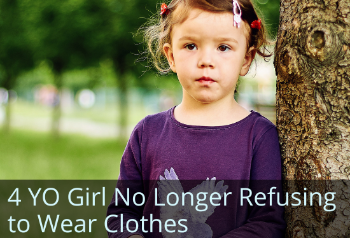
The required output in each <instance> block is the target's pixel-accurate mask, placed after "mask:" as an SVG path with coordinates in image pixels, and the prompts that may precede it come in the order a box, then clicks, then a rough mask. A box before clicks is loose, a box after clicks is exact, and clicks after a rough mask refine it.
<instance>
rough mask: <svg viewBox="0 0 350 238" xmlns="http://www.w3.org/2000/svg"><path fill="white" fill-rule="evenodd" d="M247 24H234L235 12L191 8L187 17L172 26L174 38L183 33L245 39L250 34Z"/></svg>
mask: <svg viewBox="0 0 350 238" xmlns="http://www.w3.org/2000/svg"><path fill="white" fill-rule="evenodd" d="M245 25H246V24H245V23H243V24H241V27H240V28H237V27H236V26H233V14H232V13H230V12H221V13H213V12H208V11H204V10H201V9H191V11H189V13H188V16H187V18H186V19H185V20H184V21H183V22H181V23H177V24H175V25H174V26H173V28H172V32H171V35H172V38H173V37H180V35H183V34H190V35H196V34H197V35H198V34H199V35H202V36H206V35H207V36H213V35H220V36H231V37H235V38H241V36H243V37H244V38H245V39H246V38H247V36H248V32H247V29H246V26H245Z"/></svg>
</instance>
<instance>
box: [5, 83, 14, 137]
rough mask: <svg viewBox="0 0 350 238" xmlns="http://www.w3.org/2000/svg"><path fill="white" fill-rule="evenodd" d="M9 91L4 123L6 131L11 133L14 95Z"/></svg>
mask: <svg viewBox="0 0 350 238" xmlns="http://www.w3.org/2000/svg"><path fill="white" fill-rule="evenodd" d="M7 92H8V99H7V103H6V105H5V118H4V124H3V130H4V132H5V133H9V132H10V129H11V106H12V101H13V100H12V98H13V97H12V95H11V91H9V90H8V91H7Z"/></svg>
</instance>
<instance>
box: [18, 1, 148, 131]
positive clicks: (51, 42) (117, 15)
mask: <svg viewBox="0 0 350 238" xmlns="http://www.w3.org/2000/svg"><path fill="white" fill-rule="evenodd" d="M146 2H147V1H141V0H129V1H123V2H121V1H117V0H81V1H78V0H62V1H59V2H57V1H53V0H35V1H34V0H21V3H22V4H21V7H22V8H23V10H25V12H26V16H25V17H26V20H27V21H26V23H25V28H26V30H27V32H28V34H30V36H31V40H32V42H33V45H34V49H35V52H36V53H35V57H36V59H37V60H47V61H49V62H50V64H51V66H52V70H53V72H54V74H55V77H54V78H55V80H54V84H55V86H56V88H57V89H58V91H59V92H61V90H62V86H63V85H64V82H63V77H62V74H63V72H65V71H68V70H71V69H79V68H80V69H81V68H87V67H96V66H97V65H98V64H99V62H101V61H104V60H108V59H110V60H112V62H113V67H114V69H115V75H116V82H117V86H118V88H119V90H118V95H119V108H120V111H119V115H120V118H119V125H120V128H121V134H120V135H121V136H122V137H124V136H125V135H126V132H125V129H126V122H127V106H128V104H127V92H128V87H129V86H130V84H129V82H128V78H129V77H128V76H127V75H128V74H130V73H133V74H135V75H141V74H142V71H143V70H144V69H143V67H142V66H141V65H138V66H135V64H134V62H135V61H136V59H137V58H138V57H139V56H138V55H137V53H138V52H139V51H141V50H142V48H141V47H142V46H141V45H140V44H137V41H136V40H135V39H134V38H133V34H132V33H133V32H136V31H137V29H138V28H139V27H140V26H141V25H142V23H144V22H145V20H143V19H141V18H139V17H137V16H146V15H147V10H146V5H147V4H146ZM150 2H152V5H154V1H153V0H152V1H150ZM93 73H95V72H93ZM96 78H97V77H95V79H96ZM92 83H94V82H93V81H92ZM90 86H91V85H90ZM60 114H61V110H60V101H59V100H57V103H56V104H55V106H54V110H53V121H52V131H53V134H54V135H58V131H59V118H60Z"/></svg>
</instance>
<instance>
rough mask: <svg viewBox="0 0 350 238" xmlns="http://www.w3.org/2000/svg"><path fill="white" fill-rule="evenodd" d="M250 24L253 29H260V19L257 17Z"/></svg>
mask: <svg viewBox="0 0 350 238" xmlns="http://www.w3.org/2000/svg"><path fill="white" fill-rule="evenodd" d="M250 26H251V27H252V28H254V29H258V30H260V29H261V19H258V20H255V21H253V22H252V23H251V24H250Z"/></svg>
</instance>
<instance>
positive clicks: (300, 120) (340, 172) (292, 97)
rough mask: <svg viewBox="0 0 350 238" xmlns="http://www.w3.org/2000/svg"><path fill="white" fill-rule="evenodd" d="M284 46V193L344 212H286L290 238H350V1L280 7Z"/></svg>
mask: <svg viewBox="0 0 350 238" xmlns="http://www.w3.org/2000/svg"><path fill="white" fill-rule="evenodd" d="M277 39H278V40H277V44H276V55H275V61H274V64H275V68H276V73H277V128H278V132H279V137H280V144H281V152H282V159H283V176H284V178H285V179H286V181H285V184H284V185H285V187H284V189H285V191H286V192H289V194H290V193H292V192H295V191H299V192H300V193H301V194H304V192H305V191H306V192H310V191H312V192H320V193H322V194H325V193H326V192H336V195H335V203H336V205H337V208H336V210H335V211H332V212H327V211H325V209H324V207H323V205H324V204H319V200H318V201H316V200H317V199H316V200H315V197H314V198H313V199H311V200H312V201H313V204H314V205H313V206H311V205H310V202H311V201H310V196H309V194H307V204H309V205H307V206H303V205H301V206H297V207H292V206H290V205H289V206H287V207H286V216H285V218H286V221H287V224H288V227H287V233H286V237H350V222H349V220H350V217H349V215H350V205H349V198H350V196H349V195H350V192H349V188H350V183H349V182H348V181H347V180H348V179H349V178H350V102H349V99H350V69H349V68H350V0H309V1H301V0H296V1H295V0H281V7H280V25H279V31H278V36H277ZM316 180H318V181H319V182H316ZM336 180H338V181H336ZM339 180H343V181H339ZM304 195H305V194H304ZM316 198H317V197H316ZM322 202H323V203H324V202H325V201H324V200H323V201H322Z"/></svg>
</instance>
